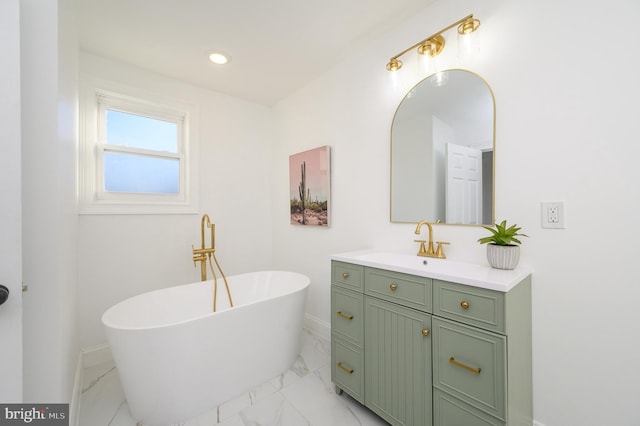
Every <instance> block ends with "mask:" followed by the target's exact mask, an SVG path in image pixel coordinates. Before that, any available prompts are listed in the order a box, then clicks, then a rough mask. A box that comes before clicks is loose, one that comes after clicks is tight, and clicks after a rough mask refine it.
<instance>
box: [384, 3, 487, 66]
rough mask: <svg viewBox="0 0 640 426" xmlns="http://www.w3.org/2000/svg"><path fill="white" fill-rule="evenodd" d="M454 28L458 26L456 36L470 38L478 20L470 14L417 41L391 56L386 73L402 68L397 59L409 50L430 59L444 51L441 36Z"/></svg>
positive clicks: (477, 26) (442, 37)
mask: <svg viewBox="0 0 640 426" xmlns="http://www.w3.org/2000/svg"><path fill="white" fill-rule="evenodd" d="M455 26H458V34H459V36H464V37H469V36H471V34H473V33H474V32H475V31H476V30H477V29H478V28H479V27H480V21H479V20H478V19H475V18H474V17H473V14H471V15H469V16H465V17H464V18H462V19H460V20H459V21H456V22H454V23H453V24H451V25H449V26H448V27H445V28H443V29H441V30H440V31H438V32H437V33H435V34H433V35H430V36H429V37H427V38H425V39H424V40H422V41H419V42H418V43H416V44H414V45H413V46H411V47H408V48H407V49H405V50H403V51H402V52H400V53H398V54H397V55H395V56H392V57H391V59H390V60H389V63H388V64H387V70H388V71H397V70H399V69H400V68H402V61H401V60H400V59H399V58H400V57H401V56H403V55H404V54H405V53H407V52H409V51H410V50H413V49H415V48H417V51H418V54H419V55H424V56H425V57H427V56H428V57H430V58H435V57H436V56H438V55H439V54H440V52H442V50H443V49H444V45H445V40H444V36H443V35H442V34H443V33H445V32H446V31H448V30H450V29H451V28H453V27H455ZM465 42H466V41H465ZM465 42H463V41H460V39H459V41H458V44H459V46H460V45H461V43H465ZM467 44H468V43H467Z"/></svg>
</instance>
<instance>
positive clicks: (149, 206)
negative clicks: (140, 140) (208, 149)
mask: <svg viewBox="0 0 640 426" xmlns="http://www.w3.org/2000/svg"><path fill="white" fill-rule="evenodd" d="M113 86H115V85H114V84H113V83H112V84H109V83H105V82H102V84H98V83H96V82H88V83H87V84H85V85H83V90H82V94H81V102H80V114H81V117H80V126H81V135H80V156H79V213H80V214H181V213H184V214H193V213H197V212H198V206H197V191H196V181H197V170H196V169H197V162H196V161H191V160H192V159H193V158H197V155H194V152H195V151H196V150H197V138H196V137H195V135H196V131H195V129H197V124H196V122H197V108H195V107H194V106H192V105H186V104H183V103H180V102H176V101H172V100H168V99H159V98H157V96H150V95H148V94H143V93H141V92H140V91H138V90H135V89H131V88H124V87H115V90H114V87H113ZM125 93H126V94H125ZM108 109H109V110H115V111H121V112H124V113H129V114H136V115H141V116H144V117H149V118H155V119H160V120H165V121H169V122H173V123H176V124H178V141H177V142H178V146H177V152H176V153H170V152H163V151H154V150H145V149H139V148H131V147H124V146H116V145H107V144H106V141H105V140H104V137H105V135H106V120H105V118H106V111H107V110H108ZM105 152H118V153H130V154H141V155H147V156H151V157H155V158H167V159H177V160H178V161H179V163H180V172H179V179H180V185H179V192H178V194H149V193H133V192H130V193H127V192H108V191H105V190H104V153H105Z"/></svg>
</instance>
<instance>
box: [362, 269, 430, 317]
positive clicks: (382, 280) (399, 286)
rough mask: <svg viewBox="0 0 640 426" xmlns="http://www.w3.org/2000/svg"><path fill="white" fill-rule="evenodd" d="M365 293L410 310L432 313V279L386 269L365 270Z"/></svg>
mask: <svg viewBox="0 0 640 426" xmlns="http://www.w3.org/2000/svg"><path fill="white" fill-rule="evenodd" d="M364 273H365V280H364V292H365V294H368V295H370V296H375V297H379V298H381V299H384V300H388V301H390V302H395V303H399V304H400V305H403V306H407V307H409V308H414V309H418V310H420V311H424V312H431V307H432V297H433V296H432V295H431V292H432V287H433V281H432V279H431V278H425V277H418V276H416V275H409V274H402V273H400V272H393V271H387V270H384V269H376V268H365V270H364Z"/></svg>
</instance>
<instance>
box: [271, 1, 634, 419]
mask: <svg viewBox="0 0 640 426" xmlns="http://www.w3.org/2000/svg"><path fill="white" fill-rule="evenodd" d="M471 12H472V13H474V14H475V15H476V16H477V17H478V18H479V19H480V20H481V21H482V27H481V31H482V49H483V50H482V56H481V57H480V58H477V59H476V62H475V63H474V64H473V65H472V66H470V68H471V69H472V70H474V71H476V72H478V73H479V74H480V75H481V76H483V77H484V78H486V80H487V81H488V83H489V84H490V85H491V87H492V89H493V91H494V94H495V98H496V103H497V142H496V143H497V149H496V163H495V166H496V183H497V185H496V214H497V217H498V218H499V219H502V218H506V219H508V220H509V221H515V222H517V223H518V224H519V225H522V226H523V227H524V230H525V231H526V232H527V233H528V234H529V235H530V237H531V238H529V239H526V241H525V242H524V245H523V248H522V256H523V259H522V262H523V263H527V264H531V265H532V266H533V268H534V269H535V272H534V275H533V282H534V284H533V324H534V326H533V344H534V349H533V351H534V353H533V362H534V366H533V367H534V417H535V419H536V420H537V421H538V422H540V423H542V424H545V425H547V426H584V425H590V426H591V425H633V424H638V418H640V405H639V404H638V397H639V393H638V379H640V363H638V362H637V361H638V359H639V358H640V340H638V339H636V338H635V335H636V328H637V325H638V323H640V311H639V310H638V309H637V308H636V306H635V305H636V300H637V299H638V297H640V286H638V278H637V270H636V268H635V265H634V264H635V262H636V260H635V257H636V256H635V254H636V253H637V252H638V250H637V249H636V247H635V244H636V241H635V239H636V235H637V234H638V231H640V221H638V219H637V217H636V212H637V211H638V209H639V208H640V190H639V189H638V182H639V181H640V168H639V167H637V165H636V164H635V160H636V157H637V155H638V153H639V151H640V146H639V145H638V141H637V136H636V135H637V122H638V113H639V112H640V110H639V108H638V104H637V100H638V98H639V97H640V84H638V82H637V78H638V75H639V74H640V73H639V71H640V62H639V61H640V59H639V58H638V56H637V55H636V54H635V52H637V41H638V38H637V35H635V30H634V26H635V25H634V21H635V19H636V17H637V16H638V13H639V12H640V3H638V2H637V1H636V0H613V1H611V2H608V3H606V4H604V3H601V2H577V1H566V2H557V1H554V0H538V1H534V0H519V1H507V0H486V1H483V2H476V1H472V0H448V1H446V2H445V1H440V2H437V3H436V4H434V5H433V6H432V7H430V8H428V9H427V10H424V11H423V13H420V14H418V15H416V16H414V17H413V18H411V19H409V20H408V21H407V22H405V23H404V25H401V26H398V27H397V28H395V29H394V30H393V31H391V32H389V33H388V34H386V36H385V37H384V38H380V39H378V40H373V41H372V42H371V43H370V44H368V45H363V46H361V48H360V49H359V50H358V51H357V52H354V54H353V56H352V57H351V58H348V59H347V60H345V61H343V62H341V63H339V64H338V65H336V67H334V68H333V69H332V70H330V71H329V72H328V73H326V74H325V75H323V76H322V77H321V78H319V79H317V80H316V81H314V82H313V83H311V84H309V85H308V86H306V87H305V88H303V89H301V90H300V91H298V92H297V93H295V94H293V95H291V96H289V97H288V98H287V99H286V100H284V101H282V102H281V103H280V104H279V105H278V106H277V107H276V115H277V116H276V125H277V138H276V141H277V145H276V147H275V149H274V153H273V159H274V187H273V192H272V194H273V201H274V218H273V235H274V254H275V266H276V268H285V269H293V270H297V271H300V272H303V273H306V274H308V275H309V276H310V277H311V278H312V287H311V292H310V300H309V304H308V313H309V314H311V315H313V316H315V317H317V318H318V319H320V320H322V321H326V322H329V321H330V312H329V309H330V300H329V299H330V290H329V285H330V274H329V270H330V269H329V268H330V264H329V257H330V255H331V254H332V253H336V252H341V251H345V250H351V249H360V248H368V247H373V248H381V249H390V250H400V251H404V252H407V253H413V252H415V251H416V250H417V246H416V244H415V243H413V238H414V237H415V235H414V234H413V231H414V226H412V225H399V224H391V223H389V191H388V188H389V126H390V124H391V119H392V116H393V113H394V110H395V108H396V105H397V104H398V102H399V101H400V99H401V97H402V95H403V94H404V92H405V91H406V89H408V88H409V87H410V86H411V85H412V84H413V83H415V82H417V81H418V77H417V76H416V74H415V71H414V70H412V69H411V68H410V66H409V64H407V68H406V69H405V68H403V69H402V70H401V75H402V77H401V78H402V79H403V81H402V82H401V87H402V88H403V89H404V90H397V91H396V90H394V89H393V87H392V85H391V84H390V82H389V80H388V73H387V71H386V70H385V64H386V62H387V61H388V59H389V57H390V56H392V55H394V54H396V53H397V52H399V51H401V50H403V49H404V48H405V47H408V46H409V45H411V44H413V43H414V42H416V41H418V40H421V39H423V38H424V37H426V36H428V35H429V34H431V33H432V32H434V31H436V30H438V29H440V28H443V27H445V26H446V25H448V24H449V23H451V22H454V21H456V20H457V19H459V18H461V17H463V16H465V15H467V14H468V13H471ZM452 44H453V45H455V39H454V40H453V41H451V42H450V45H449V47H448V48H447V47H445V52H444V53H443V55H445V56H444V57H443V59H444V63H445V64H446V66H448V67H458V66H461V65H462V64H460V63H458V61H457V59H456V58H455V56H454V55H453V54H452V52H453V51H454V50H455V49H451V45H452ZM403 72H404V74H402V73H403ZM325 144H327V145H330V146H331V148H332V157H333V158H332V207H331V214H332V220H331V223H332V226H331V227H330V228H329V229H313V228H303V227H296V226H291V225H289V223H288V212H287V200H288V193H287V185H286V181H287V161H288V156H289V155H290V154H292V153H295V152H299V151H302V150H306V149H310V148H314V147H316V146H321V145H325ZM556 200H564V201H566V207H567V209H566V211H567V218H566V219H567V229H565V230H547V229H542V228H541V226H540V223H541V217H540V210H541V207H540V202H541V201H556ZM434 231H435V234H436V237H437V238H438V239H440V240H445V241H450V242H451V246H449V247H447V252H448V256H449V257H450V258H452V259H457V260H466V261H474V262H485V259H484V247H483V246H480V245H478V244H477V243H476V240H477V238H479V237H480V236H483V235H484V234H485V231H483V230H482V229H479V228H474V227H455V226H436V227H434Z"/></svg>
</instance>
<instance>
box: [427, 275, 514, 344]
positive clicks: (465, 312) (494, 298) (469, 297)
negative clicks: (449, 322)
mask: <svg viewBox="0 0 640 426" xmlns="http://www.w3.org/2000/svg"><path fill="white" fill-rule="evenodd" d="M433 290H434V291H433V313H434V315H439V316H442V317H445V318H450V319H453V320H456V321H460V322H463V323H466V324H470V325H475V326H476V327H480V328H484V329H485V330H490V331H496V332H499V333H504V332H505V320H504V316H505V315H504V313H505V308H504V304H505V298H504V293H503V292H500V291H494V290H488V289H485V288H479V287H471V286H467V285H462V284H456V283H452V282H448V281H439V280H434V283H433Z"/></svg>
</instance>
